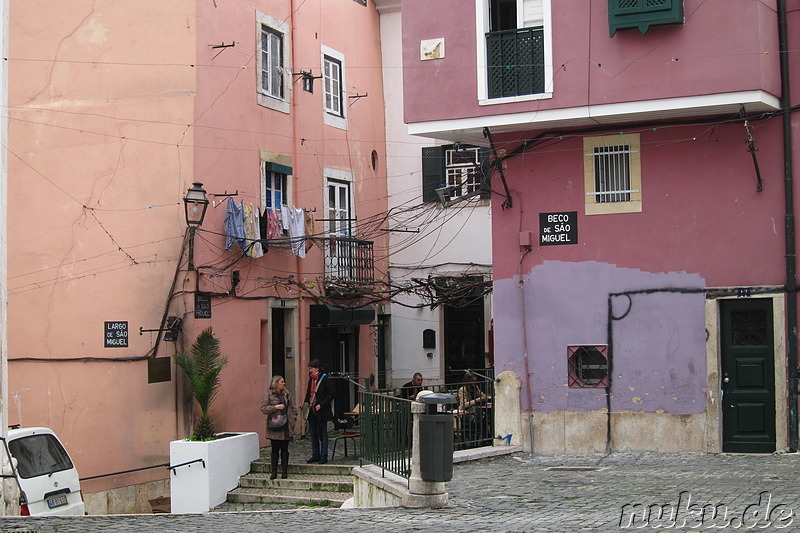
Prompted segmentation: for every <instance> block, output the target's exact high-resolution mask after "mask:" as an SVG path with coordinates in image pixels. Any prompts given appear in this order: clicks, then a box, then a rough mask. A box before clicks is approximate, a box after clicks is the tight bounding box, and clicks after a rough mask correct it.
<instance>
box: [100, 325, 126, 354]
mask: <svg viewBox="0 0 800 533" xmlns="http://www.w3.org/2000/svg"><path fill="white" fill-rule="evenodd" d="M105 333H106V335H105V345H104V347H105V348H127V347H128V322H127V321H125V322H106V323H105Z"/></svg>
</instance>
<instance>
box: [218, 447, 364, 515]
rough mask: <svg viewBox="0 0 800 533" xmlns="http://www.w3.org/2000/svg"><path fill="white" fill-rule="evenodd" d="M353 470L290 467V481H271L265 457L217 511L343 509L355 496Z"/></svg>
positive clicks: (337, 466) (323, 466)
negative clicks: (308, 508) (301, 507)
mask: <svg viewBox="0 0 800 533" xmlns="http://www.w3.org/2000/svg"><path fill="white" fill-rule="evenodd" d="M352 470H353V467H352V466H349V465H333V464H325V465H319V464H289V477H288V478H287V479H281V478H280V476H278V478H276V479H272V480H271V479H269V476H270V461H269V458H268V457H263V456H262V457H261V458H260V459H257V460H255V461H253V462H252V463H251V468H250V472H249V473H248V474H245V475H243V476H241V477H240V478H239V486H238V487H237V488H235V489H233V490H232V491H230V492H228V501H227V502H226V503H223V504H222V505H220V506H218V507H215V508H214V509H213V511H234V510H237V511H240V510H267V509H294V508H297V507H298V506H314V507H320V506H322V507H341V505H342V504H343V503H344V502H345V500H347V499H348V498H351V497H352V496H353V476H352V475H351V472H352Z"/></svg>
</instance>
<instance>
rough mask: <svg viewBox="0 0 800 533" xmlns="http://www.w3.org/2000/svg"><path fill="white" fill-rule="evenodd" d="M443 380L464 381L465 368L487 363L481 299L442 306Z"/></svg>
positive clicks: (478, 367) (480, 367)
mask: <svg viewBox="0 0 800 533" xmlns="http://www.w3.org/2000/svg"><path fill="white" fill-rule="evenodd" d="M443 312H444V366H445V382H446V383H459V382H462V381H464V371H465V370H466V369H468V368H469V369H476V370H477V369H482V368H484V367H485V366H486V355H485V351H486V348H485V343H484V309H483V300H482V299H479V300H478V301H477V302H476V303H473V304H470V305H466V306H463V307H454V306H449V305H445V306H443Z"/></svg>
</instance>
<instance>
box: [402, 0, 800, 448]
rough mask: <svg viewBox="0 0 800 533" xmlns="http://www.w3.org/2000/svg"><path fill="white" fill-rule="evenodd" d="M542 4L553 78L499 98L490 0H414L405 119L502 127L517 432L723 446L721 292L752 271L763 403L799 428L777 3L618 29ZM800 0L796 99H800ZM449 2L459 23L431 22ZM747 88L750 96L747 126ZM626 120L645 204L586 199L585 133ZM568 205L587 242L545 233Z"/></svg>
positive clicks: (742, 1)
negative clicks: (593, 208) (588, 350)
mask: <svg viewBox="0 0 800 533" xmlns="http://www.w3.org/2000/svg"><path fill="white" fill-rule="evenodd" d="M546 4H548V5H549V6H550V13H551V15H552V16H551V18H550V19H549V21H550V22H551V26H548V24H547V22H546V23H545V32H548V31H550V30H552V41H551V43H552V83H550V84H547V85H546V86H545V89H544V93H545V94H537V95H535V96H532V95H521V96H519V97H517V98H511V97H510V98H508V100H507V101H504V102H505V103H497V101H494V102H492V101H491V100H489V101H479V77H483V76H486V67H485V65H480V64H478V62H479V57H480V55H479V54H477V53H476V51H477V50H478V47H479V46H483V44H478V43H476V39H480V40H481V41H482V39H483V37H482V35H481V36H477V37H476V24H477V23H480V20H481V14H480V12H481V10H482V9H483V8H484V7H486V6H488V5H489V1H488V0H487V1H486V2H483V1H479V2H469V9H464V8H463V4H461V9H458V6H457V5H456V3H455V2H437V3H430V2H423V1H419V0H409V1H408V2H404V3H403V26H404V28H406V29H407V32H405V34H404V82H405V83H404V97H405V119H406V122H407V123H409V129H410V130H411V131H412V132H414V133H417V134H420V135H428V136H431V137H436V138H440V139H447V140H450V141H463V142H481V140H483V142H484V143H486V144H488V140H485V139H483V135H482V130H483V128H484V127H488V128H489V129H490V131H491V133H492V134H493V141H494V145H495V147H496V148H497V149H498V151H499V153H498V154H497V155H496V157H497V158H503V162H502V165H498V167H496V168H493V169H492V171H491V174H492V206H493V208H494V209H493V213H492V214H493V217H492V219H493V224H492V236H493V273H494V292H493V301H494V305H493V310H494V314H493V320H494V327H495V332H494V339H495V346H494V349H495V363H496V365H495V366H496V368H495V370H496V372H501V371H503V370H511V371H514V372H515V373H517V375H518V376H520V379H521V381H522V392H521V401H520V410H521V411H522V416H521V422H520V423H521V426H520V427H517V428H516V431H517V434H519V433H523V434H524V435H523V437H522V439H521V441H520V442H521V443H524V444H526V446H527V445H530V447H531V449H534V448H535V449H536V450H537V451H539V452H541V453H563V452H571V451H575V452H586V451H604V450H608V449H646V450H664V451H676V450H697V451H719V450H720V449H722V448H723V447H724V445H725V442H724V438H723V437H722V433H723V425H724V423H723V420H724V419H725V415H724V414H722V413H721V408H720V407H719V406H720V401H721V400H720V398H722V394H723V393H724V392H723V391H724V385H723V381H722V377H721V372H722V365H723V362H722V361H723V357H724V355H722V348H720V345H721V343H722V342H723V341H722V340H721V336H722V333H721V329H722V328H721V326H720V325H719V324H718V323H717V322H718V321H722V318H721V316H722V314H723V311H722V309H723V307H724V305H723V304H722V303H721V301H722V300H721V299H725V298H736V292H735V291H734V290H733V289H731V287H733V288H737V287H742V288H745V289H744V292H743V294H747V288H748V287H753V288H754V290H755V291H756V292H755V294H754V296H755V297H756V298H761V301H762V302H768V305H770V306H772V307H770V309H771V311H770V313H771V314H770V315H769V316H771V317H774V320H775V325H774V328H773V330H771V331H769V332H768V334H771V336H770V340H769V344H770V346H771V345H772V344H773V343H774V349H775V351H774V352H772V353H771V355H772V356H773V357H769V356H767V359H766V360H767V361H768V362H769V363H768V366H767V367H765V368H767V369H768V371H765V375H769V380H774V383H773V385H774V396H773V397H770V398H772V399H773V400H774V402H773V401H772V400H765V402H766V403H765V404H764V405H765V406H766V407H764V409H765V411H764V412H765V413H766V415H765V417H766V418H764V419H763V420H766V421H767V424H766V426H765V427H767V430H769V431H773V434H772V439H773V440H772V441H771V444H774V445H775V446H776V447H777V448H780V447H781V446H786V445H787V444H788V443H789V442H790V438H789V437H787V435H788V434H789V433H790V432H791V431H790V428H789V426H790V423H791V420H790V419H791V418H792V416H793V415H791V409H793V406H792V405H791V404H790V400H791V397H792V396H791V394H790V393H789V392H787V390H788V389H790V388H791V387H792V386H793V384H792V383H791V381H790V378H789V370H788V365H789V364H790V363H791V359H790V358H789V356H788V355H787V354H788V353H789V351H790V350H789V349H787V344H788V343H789V340H788V339H789V337H788V336H789V332H790V331H791V330H792V329H793V325H788V326H787V325H786V323H785V322H786V320H787V318H789V317H790V316H791V315H788V316H787V315H785V313H786V307H788V306H789V305H790V304H789V301H790V300H789V299H791V298H794V297H795V295H794V294H792V293H791V292H789V293H785V291H783V289H782V287H783V286H784V284H786V283H787V271H786V268H787V267H786V257H785V254H786V240H785V237H786V235H785V220H784V215H785V205H786V204H785V189H784V185H785V182H784V161H785V160H784V148H783V139H784V134H783V131H782V124H781V117H780V115H778V114H772V115H770V114H766V115H764V116H757V115H755V112H756V111H755V109H758V111H759V112H770V111H777V110H778V108H779V107H780V103H779V98H780V97H781V91H782V88H781V73H780V64H779V57H780V55H779V52H778V50H779V48H778V15H777V6H778V4H777V2H764V3H761V2H747V1H746V0H732V1H726V0H706V1H702V0H685V1H684V2H682V5H683V8H684V14H685V16H684V22H683V23H682V24H670V25H665V26H651V27H650V28H649V29H648V31H647V32H646V33H645V34H642V33H641V32H640V31H639V30H637V29H626V30H621V31H617V33H616V34H615V35H614V37H612V38H610V37H609V23H608V5H609V2H606V1H600V0H598V1H591V2H583V1H580V2H579V1H572V0H564V1H561V0H559V1H555V0H553V1H552V2H546ZM473 7H476V8H477V9H472V8H473ZM797 7H798V5H797V2H792V1H789V2H787V11H788V17H789V20H788V21H787V22H788V23H787V28H788V29H789V30H788V35H789V46H788V49H789V50H790V56H789V63H790V69H791V84H792V88H791V94H792V98H791V103H792V104H794V103H795V102H797V98H798V97H800V72H798V71H797V69H796V68H794V67H795V66H796V64H797V61H796V57H795V55H796V54H795V53H794V52H793V51H794V50H796V49H797V44H798V37H797V35H798V34H797V32H796V31H795V29H796V28H797V27H798V24H800V18H798V14H797V13H798V11H797V9H796V8H797ZM476 11H477V12H478V13H477V14H476ZM545 16H546V17H547V15H545ZM445 17H446V18H447V19H448V21H449V22H450V24H448V25H440V24H436V23H435V22H434V21H438V20H442V19H444V18H445ZM437 38H443V39H444V49H445V50H446V52H445V55H444V57H443V58H441V59H436V60H430V61H427V60H421V59H420V42H421V41H423V40H427V39H437ZM545 39H546V38H545ZM545 62H546V63H547V62H548V57H547V54H546V53H545ZM509 65H510V66H513V63H510V64H509ZM511 100H515V101H513V102H512V101H511ZM726 102H727V103H726ZM739 103H744V104H746V105H745V109H744V111H745V112H746V113H751V114H752V115H751V116H750V120H749V121H748V123H747V124H745V123H744V121H743V120H742V119H741V117H740V116H739V114H738V113H739V109H740V108H739ZM792 123H793V127H792V128H793V130H794V133H795V136H794V139H793V144H792V145H791V146H790V147H789V149H790V150H791V151H792V152H793V154H794V155H795V158H794V162H793V167H794V168H793V169H794V176H795V181H796V179H797V175H798V170H800V165H799V164H798V160H797V154H798V153H799V152H800V140H799V139H798V137H797V135H796V131H797V118H796V117H793V120H792ZM747 127H749V128H750V130H749V133H750V134H752V137H753V140H754V141H755V143H756V147H757V150H758V151H757V152H756V157H757V160H758V164H759V167H760V168H759V170H760V173H761V176H762V178H763V190H762V191H761V192H758V191H757V188H756V184H757V178H756V170H755V168H754V164H753V158H752V155H751V153H749V152H748V151H747V144H746V142H745V141H747V140H748V130H747V129H746V128H747ZM620 134H637V135H638V138H639V141H640V146H639V147H638V149H637V150H636V154H635V155H632V157H635V158H636V161H637V162H638V163H640V164H641V194H642V203H641V212H633V213H614V214H610V213H609V214H593V215H587V214H586V210H587V209H586V207H585V205H586V194H587V192H590V193H591V192H592V191H587V190H586V189H585V187H584V180H585V175H584V171H585V163H584V158H585V154H584V151H585V148H584V145H583V140H584V139H585V138H587V137H593V136H602V135H609V136H611V135H620ZM500 166H502V169H503V171H502V173H501V171H500V168H499V167H500ZM590 179H591V178H590ZM506 186H507V187H506ZM505 194H509V195H510V198H509V199H507V198H506V196H505ZM793 194H794V198H793V201H794V204H795V205H797V201H798V199H799V198H800V194H798V192H797V188H796V187H795V191H794V193H793ZM509 204H510V205H509ZM565 212H576V213H577V214H576V217H577V226H578V230H577V242H576V243H575V244H569V245H557V246H540V242H539V234H540V220H539V217H540V215H541V214H542V213H565ZM790 223H794V221H793V220H790ZM526 243H530V245H526ZM715 291H717V292H715ZM773 337H774V338H773ZM577 346H597V347H601V348H602V349H604V350H607V354H608V357H609V359H607V362H608V363H609V367H608V372H609V374H608V380H609V383H611V385H608V387H606V386H593V387H592V386H588V387H586V388H580V385H584V386H585V384H581V383H577V384H576V383H574V382H572V383H571V382H570V379H572V376H571V375H570V372H572V371H574V368H573V369H570V366H569V365H570V364H573V360H571V359H570V358H569V356H568V354H569V352H568V348H569V347H577ZM612 363H613V372H612V366H611V365H612ZM773 363H774V365H773ZM773 366H774V376H773V375H772V374H771V373H770V372H772V369H773ZM773 385H765V388H769V387H770V386H773ZM765 398H766V396H765ZM773 403H774V405H773ZM769 417H773V419H774V420H775V422H774V423H772V422H770V420H771V419H770V418H769ZM731 420H733V421H734V422H733V423H736V422H737V421H738V420H739V419H736V418H733V419H731V418H728V422H726V423H731ZM517 438H519V435H518V436H517ZM769 445H770V444H768V445H767V447H768V446H769ZM774 449H775V448H773V449H771V450H769V451H774ZM761 451H766V450H765V449H762V450H761Z"/></svg>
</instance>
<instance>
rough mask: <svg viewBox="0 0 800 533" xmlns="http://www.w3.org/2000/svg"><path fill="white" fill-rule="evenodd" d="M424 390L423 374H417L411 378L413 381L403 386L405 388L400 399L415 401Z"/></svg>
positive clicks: (401, 390)
mask: <svg viewBox="0 0 800 533" xmlns="http://www.w3.org/2000/svg"><path fill="white" fill-rule="evenodd" d="M421 390H422V374H420V373H419V372H417V373H416V374H414V376H413V377H412V378H411V381H409V382H408V383H406V384H405V385H403V388H402V389H400V397H401V398H405V399H407V400H414V399H416V398H417V394H419V391H421Z"/></svg>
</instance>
